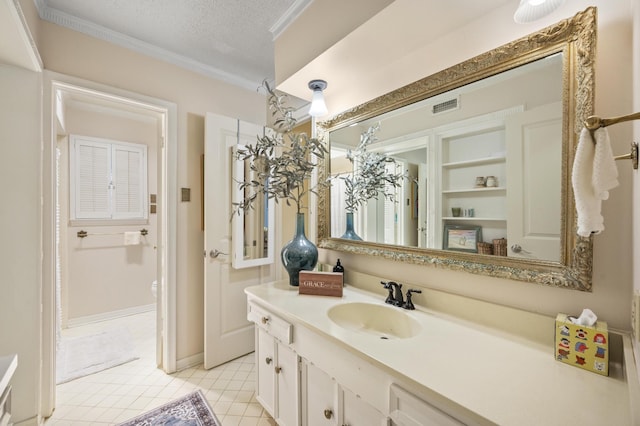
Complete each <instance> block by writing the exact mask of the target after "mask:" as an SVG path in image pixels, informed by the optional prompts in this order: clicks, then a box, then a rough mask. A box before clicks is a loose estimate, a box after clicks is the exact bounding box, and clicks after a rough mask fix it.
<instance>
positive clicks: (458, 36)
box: [321, 0, 633, 330]
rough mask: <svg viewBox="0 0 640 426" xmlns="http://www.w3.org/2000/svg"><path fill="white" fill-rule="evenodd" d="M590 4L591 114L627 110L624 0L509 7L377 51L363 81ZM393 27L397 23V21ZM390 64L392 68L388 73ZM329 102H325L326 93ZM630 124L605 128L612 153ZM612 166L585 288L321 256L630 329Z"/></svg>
mask: <svg viewBox="0 0 640 426" xmlns="http://www.w3.org/2000/svg"><path fill="white" fill-rule="evenodd" d="M591 5H596V6H597V7H598V47H597V59H596V81H595V84H596V104H595V109H596V112H597V113H598V114H601V115H602V116H616V115H623V114H628V113H630V112H632V111H633V104H632V90H631V89H632V85H631V81H632V72H631V71H632V64H631V51H632V48H631V33H632V14H631V2H629V1H620V2H609V1H603V0H596V1H582V0H576V1H572V2H566V3H565V5H564V6H563V7H562V8H561V9H560V10H559V11H557V12H555V13H554V15H553V16H551V17H549V18H548V19H547V18H546V19H545V20H543V21H541V22H536V23H534V24H529V25H521V26H518V25H516V24H513V21H512V15H513V7H511V6H509V7H505V8H502V9H498V10H496V11H494V12H492V13H491V14H490V15H488V16H485V17H483V18H482V19H479V20H478V21H474V22H471V23H469V24H468V25H466V26H462V27H459V28H457V29H456V31H455V32H452V33H451V34H449V35H447V36H445V37H442V38H441V39H439V40H437V42H434V43H432V44H431V45H425V46H422V47H420V48H418V49H416V50H415V51H413V52H412V53H411V54H409V55H405V56H403V57H401V58H394V57H393V53H390V54H389V56H390V58H391V59H390V60H389V62H387V61H386V60H383V58H384V56H383V55H385V53H386V52H380V55H381V56H380V58H379V59H380V63H381V66H382V67H384V68H385V70H386V71H385V72H383V73H381V74H380V79H381V80H382V79H384V82H382V83H381V85H376V84H375V83H374V84H372V85H371V86H367V87H374V88H377V89H379V88H380V87H386V88H388V89H394V88H397V87H401V86H402V85H404V84H406V83H409V82H411V81H413V80H415V79H417V78H420V77H424V76H425V75H429V74H431V73H433V72H435V71H437V70H438V69H442V68H443V67H446V66H450V65H453V64H455V63H457V62H459V61H460V60H462V59H464V58H468V57H471V56H474V55H476V54H479V53H481V52H483V51H486V50H487V49H491V48H493V47H496V46H499V45H501V44H504V43H506V42H508V41H510V40H512V39H515V38H518V37H521V36H523V35H525V34H527V33H530V32H533V31H536V30H538V29H541V28H543V27H545V26H547V25H550V24H552V23H553V22H555V21H557V20H559V19H562V18H566V17H570V16H573V15H574V14H575V13H576V12H578V11H581V10H583V9H585V8H586V7H588V6H591ZM387 25H390V26H391V27H393V25H394V24H392V23H391V24H390V23H387ZM397 25H401V22H398V23H397ZM470 40H473V43H470V42H469V41H470ZM434 58H437V60H434ZM394 69H396V70H398V71H397V72H393V71H392V70H394ZM377 71H379V70H377ZM331 72H335V73H340V68H339V67H338V66H336V68H334V69H332V70H331ZM374 77H375V76H372V77H371V78H374ZM330 84H331V82H330ZM348 94H349V92H346V93H341V94H338V96H341V95H342V96H343V97H344V96H347V95H348ZM379 94H380V93H378V94H375V95H376V96H377V95H379ZM327 98H329V94H327ZM351 99H352V102H351V103H350V104H349V103H348V102H345V101H344V99H343V100H342V101H341V102H342V105H345V106H347V107H352V106H354V105H355V104H357V103H359V102H357V101H354V100H355V99H358V100H360V99H361V98H359V97H358V94H355V93H354V94H353V97H352V98H351ZM364 100H366V99H364ZM328 101H329V103H330V99H328ZM360 101H361V100H360ZM335 112H337V111H334V110H331V113H332V114H333V113H335ZM631 128H632V125H631V124H629V123H627V124H620V125H617V126H613V127H611V128H610V130H609V131H610V135H611V139H612V143H613V149H614V152H615V153H616V154H618V153H624V152H625V151H626V150H627V149H628V144H629V142H630V141H631V138H632V132H631ZM618 168H619V172H620V182H621V185H620V187H619V188H616V189H615V190H613V191H612V192H611V196H610V199H609V200H608V201H606V202H605V203H604V206H603V213H604V217H605V226H606V230H605V231H604V232H603V233H602V234H601V235H597V236H595V237H594V270H593V292H591V293H587V292H579V291H568V290H564V289H560V288H550V287H545V286H542V285H536V284H527V283H523V282H518V281H511V280H506V279H496V278H489V277H482V276H477V275H472V274H468V273H464V272H453V271H448V270H442V269H436V268H433V267H427V266H418V265H405V264H401V263H396V262H393V261H390V260H384V259H378V258H376V259H375V260H374V259H372V258H371V257H368V256H357V255H353V254H347V253H339V252H330V251H323V252H322V253H321V261H323V262H325V263H329V264H333V263H335V259H336V258H338V257H339V258H340V259H341V260H342V263H343V265H344V266H345V269H346V270H347V271H349V270H353V271H358V272H367V273H369V274H372V275H375V276H381V277H385V278H388V279H394V280H397V281H400V282H405V283H407V284H410V285H412V286H423V287H426V288H433V289H439V290H443V291H447V292H451V293H455V294H460V295H464V296H468V297H473V298H477V299H480V300H486V301H489V302H493V303H498V304H501V305H506V306H511V307H515V308H519V309H523V310H527V311H531V312H537V313H542V314H545V315H548V316H555V315H556V314H557V313H558V312H567V313H572V314H577V313H579V312H581V310H582V309H583V308H585V307H589V308H591V309H593V310H594V311H595V312H596V314H598V315H599V317H600V318H601V319H602V320H605V321H608V322H609V324H610V325H611V326H612V327H614V328H618V329H623V330H628V329H629V328H630V320H629V318H630V303H629V299H630V294H631V289H632V255H631V253H632V222H631V211H632V203H631V194H632V179H631V176H632V173H631V169H630V166H629V163H628V162H621V163H618ZM372 279H374V278H372ZM418 296H419V295H418ZM418 296H416V300H418V301H419V302H420V303H425V304H427V305H428V300H423V299H421V298H420V297H418Z"/></svg>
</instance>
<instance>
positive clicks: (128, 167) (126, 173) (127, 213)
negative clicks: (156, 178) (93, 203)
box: [113, 146, 146, 219]
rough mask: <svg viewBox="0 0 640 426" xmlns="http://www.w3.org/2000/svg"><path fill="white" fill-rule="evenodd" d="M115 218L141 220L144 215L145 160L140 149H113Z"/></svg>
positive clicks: (116, 147)
mask: <svg viewBox="0 0 640 426" xmlns="http://www.w3.org/2000/svg"><path fill="white" fill-rule="evenodd" d="M113 154H114V155H113V183H114V188H113V201H114V202H113V218H114V219H125V218H126V219H129V218H140V217H142V216H143V214H144V210H143V203H144V195H143V194H144V192H146V190H145V188H143V184H144V179H143V173H142V172H143V170H144V163H145V162H146V160H145V162H143V159H145V158H146V155H144V154H145V152H143V151H142V150H141V149H140V148H139V147H133V146H114V147H113Z"/></svg>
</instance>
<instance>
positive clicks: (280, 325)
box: [247, 303, 293, 345]
mask: <svg viewBox="0 0 640 426" xmlns="http://www.w3.org/2000/svg"><path fill="white" fill-rule="evenodd" d="M247 312H248V314H247V318H248V319H249V321H252V322H254V323H255V324H256V325H257V326H258V327H260V328H262V329H264V330H266V331H267V332H268V333H269V334H270V335H272V336H273V337H275V338H276V339H278V340H280V341H281V342H282V343H285V344H287V345H288V344H291V343H292V342H293V325H291V324H290V323H288V322H287V321H285V320H283V319H282V318H280V317H278V316H276V315H274V314H273V313H271V312H269V311H268V310H267V309H264V308H263V307H261V306H258V305H256V304H254V303H249V307H248V309H247Z"/></svg>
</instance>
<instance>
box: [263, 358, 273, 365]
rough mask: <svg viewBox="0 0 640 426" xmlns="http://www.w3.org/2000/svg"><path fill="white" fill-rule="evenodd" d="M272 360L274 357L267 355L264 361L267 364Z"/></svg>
mask: <svg viewBox="0 0 640 426" xmlns="http://www.w3.org/2000/svg"><path fill="white" fill-rule="evenodd" d="M271 361H273V358H271V357H270V356H268V357H266V358H265V360H264V362H266V363H267V364H271Z"/></svg>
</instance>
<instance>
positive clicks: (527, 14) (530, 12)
mask: <svg viewBox="0 0 640 426" xmlns="http://www.w3.org/2000/svg"><path fill="white" fill-rule="evenodd" d="M563 3H564V0H520V6H518V9H517V10H516V13H514V14H513V20H514V21H516V23H518V24H526V23H529V22H533V21H536V20H538V19H540V18H543V17H545V16H547V15H548V14H550V13H551V12H553V11H554V10H556V9H557V8H559V7H560V6H562V4H563Z"/></svg>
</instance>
